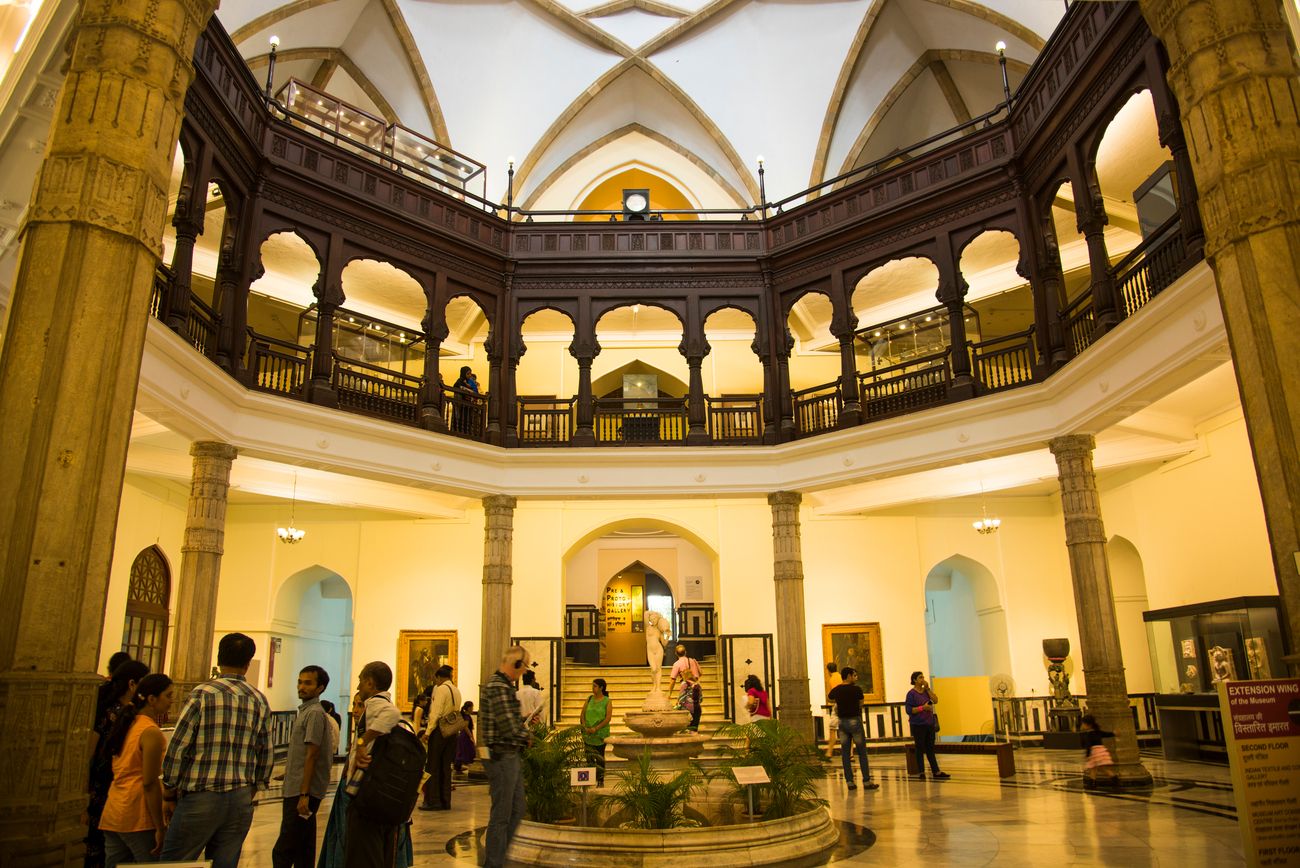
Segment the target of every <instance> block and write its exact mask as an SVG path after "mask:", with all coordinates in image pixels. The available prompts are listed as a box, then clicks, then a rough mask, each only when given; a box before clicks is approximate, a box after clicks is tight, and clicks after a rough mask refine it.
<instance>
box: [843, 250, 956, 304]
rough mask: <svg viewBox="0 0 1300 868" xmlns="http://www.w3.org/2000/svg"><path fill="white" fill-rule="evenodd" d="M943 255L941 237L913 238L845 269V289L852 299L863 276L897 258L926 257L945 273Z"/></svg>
mask: <svg viewBox="0 0 1300 868" xmlns="http://www.w3.org/2000/svg"><path fill="white" fill-rule="evenodd" d="M942 255H943V251H942V250H941V249H940V247H939V239H938V238H936V237H935V236H933V235H931V236H928V237H925V238H917V239H913V240H912V241H911V242H909V243H907V244H903V245H901V246H898V247H893V248H891V249H889V250H887V251H882V252H880V253H879V254H877V255H875V256H873V257H871V258H870V259H868V260H866V261H865V262H860V263H857V264H855V265H853V266H852V267H850V268H847V269H845V271H844V287H845V291H846V292H847V293H848V296H849V300H850V301H852V299H853V291H854V290H855V289H857V286H858V284H859V283H861V282H862V278H864V277H866V276H867V275H868V274H870V273H871V272H873V271H875V270H876V269H877V268H880V267H881V266H883V265H887V264H889V263H890V262H893V261H894V260H896V259H926V260H929V262H930V264H931V265H933V266H934V267H935V268H937V269H939V272H940V273H943V265H942V264H941V263H940V259H941V257H942Z"/></svg>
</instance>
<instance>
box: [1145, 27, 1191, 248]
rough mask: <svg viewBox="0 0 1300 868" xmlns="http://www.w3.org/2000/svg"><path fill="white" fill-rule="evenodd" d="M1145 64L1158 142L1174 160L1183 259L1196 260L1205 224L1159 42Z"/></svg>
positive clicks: (1152, 48)
mask: <svg viewBox="0 0 1300 868" xmlns="http://www.w3.org/2000/svg"><path fill="white" fill-rule="evenodd" d="M1146 67H1147V69H1148V70H1150V75H1151V79H1152V81H1153V84H1152V86H1151V101H1152V104H1153V105H1154V107H1155V110H1156V124H1157V130H1158V133H1159V136H1160V144H1162V145H1164V146H1165V147H1166V148H1168V149H1169V153H1170V155H1171V156H1172V157H1173V162H1174V193H1175V195H1176V196H1177V197H1178V223H1179V229H1180V231H1181V232H1182V234H1183V244H1184V245H1185V247H1186V248H1187V250H1186V260H1187V262H1189V263H1193V262H1199V261H1200V260H1201V259H1202V258H1203V257H1204V256H1205V227H1204V226H1203V225H1202V224H1201V214H1200V212H1199V211H1197V210H1196V200H1197V196H1196V181H1195V180H1194V179H1193V177H1192V174H1193V169H1192V159H1191V156H1190V154H1189V153H1188V151H1187V137H1186V136H1185V135H1183V125H1182V124H1181V123H1179V118H1178V102H1177V100H1175V99H1174V95H1173V93H1172V92H1170V90H1169V89H1168V88H1167V87H1166V86H1165V82H1164V69H1165V63H1164V62H1163V53H1162V52H1161V50H1160V44H1159V43H1157V42H1152V43H1151V44H1150V45H1148V46H1147V50H1146Z"/></svg>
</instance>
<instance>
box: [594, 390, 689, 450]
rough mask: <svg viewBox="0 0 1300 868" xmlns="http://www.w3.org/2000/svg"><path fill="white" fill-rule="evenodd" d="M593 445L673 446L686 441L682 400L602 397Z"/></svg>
mask: <svg viewBox="0 0 1300 868" xmlns="http://www.w3.org/2000/svg"><path fill="white" fill-rule="evenodd" d="M592 424H593V428H594V429H595V432H596V443H597V444H598V445H608V444H613V443H621V444H625V445H626V444H659V445H663V444H672V443H682V442H685V440H686V428H687V422H686V399H685V398H648V399H647V398H602V399H600V400H599V401H597V402H596V405H595V417H594V419H593V423H592Z"/></svg>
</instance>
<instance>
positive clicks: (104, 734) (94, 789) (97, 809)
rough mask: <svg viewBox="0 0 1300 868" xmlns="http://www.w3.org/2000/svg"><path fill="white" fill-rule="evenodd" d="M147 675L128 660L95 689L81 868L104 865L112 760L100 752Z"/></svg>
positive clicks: (140, 664) (140, 666)
mask: <svg viewBox="0 0 1300 868" xmlns="http://www.w3.org/2000/svg"><path fill="white" fill-rule="evenodd" d="M118 653H119V654H120V653H123V652H120V651H119V652H118ZM114 656H115V657H116V656H117V655H114ZM148 674H149V667H148V666H146V665H145V664H143V663H141V662H140V661H139V660H132V659H130V658H129V657H128V658H127V659H126V660H122V661H120V662H119V663H118V664H117V666H115V667H114V668H113V674H112V677H110V678H109V680H108V681H106V682H105V683H103V684H101V685H100V687H99V694H98V696H97V697H96V700H95V724H94V728H93V735H94V737H93V739H92V746H91V749H90V776H89V782H88V783H89V787H88V789H87V792H89V793H90V802H89V803H88V804H87V805H86V855H85V863H84V864H85V868H100V866H102V865H103V864H104V833H103V832H101V831H100V830H99V817H100V814H102V813H103V811H104V802H105V800H106V799H107V798H108V790H109V787H111V786H112V784H113V757H112V756H111V755H110V754H109V753H108V752H107V751H105V750H104V745H105V743H106V742H107V741H108V735H109V733H110V732H112V731H113V726H114V724H115V723H116V722H117V718H118V716H119V715H120V714H121V713H122V712H123V711H124V710H126V708H127V707H128V706H129V705H131V701H132V700H133V699H134V698H135V694H136V688H137V687H138V686H139V684H140V681H141V679H143V678H144V677H145V676H146V675H148Z"/></svg>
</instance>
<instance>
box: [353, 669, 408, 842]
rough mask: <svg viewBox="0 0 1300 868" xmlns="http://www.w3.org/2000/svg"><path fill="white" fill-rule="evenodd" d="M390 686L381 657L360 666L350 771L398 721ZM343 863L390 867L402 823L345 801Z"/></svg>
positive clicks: (367, 761) (364, 763) (367, 757)
mask: <svg viewBox="0 0 1300 868" xmlns="http://www.w3.org/2000/svg"><path fill="white" fill-rule="evenodd" d="M392 686H393V670H392V669H391V668H390V667H389V665H388V664H387V663H385V662H383V661H382V660H374V661H372V662H370V663H367V664H366V665H365V666H363V667H362V668H361V673H360V674H359V675H358V676H357V693H358V694H359V695H360V696H361V699H362V702H363V703H364V709H365V710H364V712H363V713H362V725H361V726H360V727H358V730H359V732H360V733H361V735H360V736H358V737H357V747H356V751H355V756H354V757H353V763H352V766H353V768H352V771H353V772H354V773H355V770H356V769H361V770H362V772H363V773H364V771H365V769H366V768H367V767H368V766H369V765H370V761H371V755H370V752H371V748H373V747H374V744H375V741H376V740H377V739H379V738H382V737H383V736H386V735H388V734H389V733H390V732H392V731H393V727H395V726H397V725H398V724H399V723H401V721H402V712H401V711H399V710H398V708H397V706H396V705H394V704H393V697H392V696H390V695H389V693H388V690H389V688H390V687H392ZM347 818H348V834H347V847H346V848H345V852H346V853H347V860H346V864H347V866H348V868H391V866H392V865H394V864H395V863H396V861H397V832H398V829H399V828H400V827H401V826H402V825H403V824H402V823H383V822H379V821H377V820H373V819H371V818H369V817H366V816H365V815H364V814H362V813H361V812H360V811H359V810H357V805H356V802H355V801H354V802H352V803H351V804H349V805H348V813H347Z"/></svg>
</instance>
